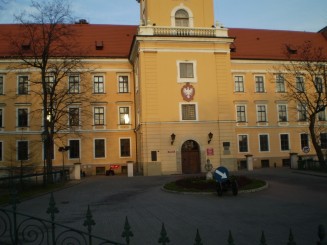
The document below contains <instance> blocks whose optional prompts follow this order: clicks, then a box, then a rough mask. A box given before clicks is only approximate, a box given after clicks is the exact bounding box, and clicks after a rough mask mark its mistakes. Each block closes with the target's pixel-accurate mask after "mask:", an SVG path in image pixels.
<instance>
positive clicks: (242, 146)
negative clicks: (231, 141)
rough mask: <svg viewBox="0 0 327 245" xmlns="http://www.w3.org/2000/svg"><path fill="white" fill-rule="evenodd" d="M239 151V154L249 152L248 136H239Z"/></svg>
mask: <svg viewBox="0 0 327 245" xmlns="http://www.w3.org/2000/svg"><path fill="white" fill-rule="evenodd" d="M238 151H239V152H248V151H249V146H248V136H247V135H239V136H238Z"/></svg>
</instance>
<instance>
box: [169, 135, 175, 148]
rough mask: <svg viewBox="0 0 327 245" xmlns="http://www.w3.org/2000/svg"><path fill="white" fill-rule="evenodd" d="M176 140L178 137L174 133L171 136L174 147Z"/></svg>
mask: <svg viewBox="0 0 327 245" xmlns="http://www.w3.org/2000/svg"><path fill="white" fill-rule="evenodd" d="M175 138H176V135H175V134H174V133H172V134H171V135H170V139H171V142H170V143H171V145H173V144H174V142H175Z"/></svg>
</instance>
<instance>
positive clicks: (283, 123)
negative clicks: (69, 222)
mask: <svg viewBox="0 0 327 245" xmlns="http://www.w3.org/2000/svg"><path fill="white" fill-rule="evenodd" d="M137 1H138V2H139V5H140V25H139V26H118V25H93V24H88V23H87V22H85V21H81V22H79V23H76V24H74V25H72V26H71V27H72V28H73V29H75V30H76V31H77V33H79V39H78V40H79V41H78V42H79V44H80V46H81V48H83V49H86V50H88V55H87V56H85V57H84V58H83V59H84V62H85V64H87V65H88V66H90V67H92V71H90V72H89V73H88V74H86V75H85V76H79V74H78V71H76V73H72V74H69V75H67V86H72V84H73V85H74V84H75V85H76V84H77V85H76V86H80V85H81V86H82V84H84V85H85V86H89V89H87V91H88V93H89V94H90V97H92V99H91V100H93V101H91V106H90V107H91V108H90V107H89V108H86V109H84V108H83V109H81V108H80V105H78V104H76V105H74V106H70V108H68V110H69V113H68V114H69V115H70V114H71V116H68V118H67V124H68V125H69V124H74V120H73V119H74V118H75V122H76V120H77V119H76V118H82V117H83V113H85V112H86V111H88V112H89V115H91V116H87V117H86V119H85V120H83V123H82V124H80V123H77V126H78V128H77V129H75V130H74V132H71V133H70V132H69V131H67V130H66V131H65V132H64V133H65V134H64V136H63V137H61V138H60V140H59V139H57V140H56V141H55V144H54V151H53V152H54V155H53V163H54V166H58V167H60V166H61V165H62V164H63V162H64V164H66V166H67V167H69V166H72V165H73V164H74V163H76V162H80V163H81V164H82V170H83V171H84V172H86V174H92V175H95V174H104V173H105V171H106V170H108V169H110V168H114V169H115V171H116V172H117V173H121V172H123V173H124V172H126V171H127V170H126V165H127V163H133V164H134V171H135V172H137V173H140V174H144V175H161V174H191V173H200V172H205V165H206V163H207V161H208V160H210V162H211V164H212V165H213V166H214V167H218V166H226V167H227V168H228V169H230V170H237V169H240V168H252V167H254V168H261V167H273V166H275V167H276V166H278V167H279V166H289V164H290V162H289V159H290V153H299V154H304V153H302V149H303V148H304V147H310V149H311V151H310V155H312V156H314V155H315V153H314V152H313V150H312V148H313V147H311V143H310V140H309V137H308V124H307V122H306V120H302V119H305V118H302V117H301V116H303V114H301V112H300V111H299V110H297V109H296V108H297V106H296V105H295V104H294V103H292V102H290V101H288V100H286V99H285V97H283V96H282V95H283V94H284V93H285V92H286V91H285V84H284V83H283V80H282V76H281V74H280V73H277V72H276V67H280V66H281V65H282V64H283V63H285V62H288V60H287V59H286V57H285V54H284V53H283V51H282V48H283V46H285V45H286V44H288V45H290V47H296V46H298V45H301V44H303V43H304V42H306V41H310V42H311V43H312V44H313V45H314V46H316V47H327V40H326V35H327V34H326V30H322V31H320V32H317V33H311V32H297V31H278V30H256V29H237V28H229V29H228V28H225V27H223V26H221V25H220V24H219V23H218V22H217V23H215V20H214V12H213V9H214V8H213V0H137ZM0 30H1V32H3V33H6V32H9V31H11V32H19V28H18V26H17V25H0ZM11 55H12V54H11V52H10V45H9V43H8V42H6V40H5V39H3V40H0V61H1V62H0V165H2V166H13V165H14V166H19V164H21V161H22V160H24V164H26V165H33V164H34V165H35V164H36V163H38V164H39V165H40V166H41V167H42V166H43V158H44V156H43V154H42V147H43V146H42V140H41V134H42V119H41V114H40V112H39V110H40V109H42V108H40V101H39V100H38V97H37V96H36V95H35V93H32V92H31V91H35V89H33V88H32V87H33V86H35V85H33V84H29V81H30V80H31V78H33V77H35V76H38V74H37V72H36V71H35V70H28V69H25V70H24V69H9V68H8V67H9V65H12V64H15V63H16V62H19V61H18V60H15V58H13V57H12V56H11ZM295 59H296V56H295ZM75 85H74V87H75ZM70 119H72V120H70ZM319 121H320V122H319V123H320V125H321V126H322V127H324V126H325V125H326V124H327V123H326V112H325V111H323V112H322V113H321V115H320V116H319ZM325 123H326V124H325ZM73 126H74V125H73ZM75 126H76V125H75ZM321 144H322V145H323V146H326V147H325V148H327V132H324V131H323V132H322V133H321ZM65 145H68V146H70V150H69V151H67V152H65V153H63V154H61V153H60V152H58V148H59V147H62V146H65ZM249 157H251V162H249ZM249 164H251V165H252V166H249Z"/></svg>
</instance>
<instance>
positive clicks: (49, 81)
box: [45, 76, 54, 94]
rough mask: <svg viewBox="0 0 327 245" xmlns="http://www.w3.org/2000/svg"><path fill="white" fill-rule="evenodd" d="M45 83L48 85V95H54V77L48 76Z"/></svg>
mask: <svg viewBox="0 0 327 245" xmlns="http://www.w3.org/2000/svg"><path fill="white" fill-rule="evenodd" d="M45 83H46V90H47V93H48V94H52V93H53V88H54V76H46V77H45Z"/></svg>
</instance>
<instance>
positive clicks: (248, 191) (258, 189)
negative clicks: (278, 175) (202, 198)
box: [161, 181, 269, 195]
mask: <svg viewBox="0 0 327 245" xmlns="http://www.w3.org/2000/svg"><path fill="white" fill-rule="evenodd" d="M265 182H266V184H265V185H264V186H262V187H259V188H255V189H251V190H240V191H238V193H253V192H258V191H262V190H265V189H267V188H268V187H269V184H268V182H267V181H265ZM161 190H162V191H164V192H168V193H174V194H182V195H217V193H216V192H191V191H172V190H167V189H165V188H164V187H163V186H162V187H161Z"/></svg>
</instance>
